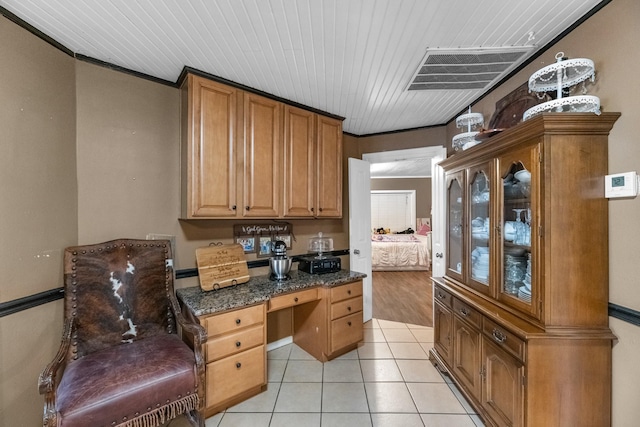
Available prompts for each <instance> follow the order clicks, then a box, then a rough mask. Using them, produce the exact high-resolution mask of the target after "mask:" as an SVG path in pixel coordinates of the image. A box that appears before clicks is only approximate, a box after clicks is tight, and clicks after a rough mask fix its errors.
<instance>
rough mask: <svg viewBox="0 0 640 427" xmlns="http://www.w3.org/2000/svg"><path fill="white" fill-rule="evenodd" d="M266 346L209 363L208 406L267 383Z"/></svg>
mask: <svg viewBox="0 0 640 427" xmlns="http://www.w3.org/2000/svg"><path fill="white" fill-rule="evenodd" d="M265 358H266V355H265V352H264V346H263V345H261V346H259V347H255V348H252V349H251V350H247V351H243V352H241V353H238V354H236V355H234V356H229V357H225V358H224V359H221V360H218V361H216V362H212V363H209V364H208V365H207V391H206V396H207V397H206V400H207V406H214V405H217V404H219V403H221V402H224V401H225V400H227V399H230V398H232V397H234V396H237V395H239V394H241V393H243V392H245V391H247V390H251V389H252V388H254V387H258V386H261V385H263V384H266V375H267V374H266V370H265Z"/></svg>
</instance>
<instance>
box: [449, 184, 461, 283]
mask: <svg viewBox="0 0 640 427" xmlns="http://www.w3.org/2000/svg"><path fill="white" fill-rule="evenodd" d="M446 183H447V190H446V197H447V201H446V205H447V275H448V276H451V277H455V278H457V279H458V280H462V274H463V267H464V264H463V262H462V254H463V242H464V240H463V234H464V223H463V221H464V209H463V206H464V204H463V198H462V189H463V188H464V174H463V172H456V173H453V174H447V176H446Z"/></svg>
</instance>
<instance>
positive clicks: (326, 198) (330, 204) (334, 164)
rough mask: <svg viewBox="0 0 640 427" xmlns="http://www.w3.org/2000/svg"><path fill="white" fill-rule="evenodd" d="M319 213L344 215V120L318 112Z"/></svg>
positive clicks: (317, 200) (322, 215) (317, 199)
mask: <svg viewBox="0 0 640 427" xmlns="http://www.w3.org/2000/svg"><path fill="white" fill-rule="evenodd" d="M316 167H317V175H316V179H317V181H316V210H317V212H316V216H317V217H328V218H335V217H341V216H342V122H341V121H340V120H336V119H331V118H329V117H323V116H318V133H317V163H316Z"/></svg>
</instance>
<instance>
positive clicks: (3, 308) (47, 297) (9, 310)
mask: <svg viewBox="0 0 640 427" xmlns="http://www.w3.org/2000/svg"><path fill="white" fill-rule="evenodd" d="M331 255H333V256H340V255H349V250H348V249H340V250H337V251H332V252H331ZM299 257H300V255H294V256H293V257H292V258H293V261H294V262H297V261H298V260H299ZM247 266H248V267H249V268H256V267H268V266H269V259H268V258H265V259H258V260H252V261H247ZM196 276H198V269H197V268H186V269H183V270H176V279H186V278H187V277H196ZM63 297H64V290H63V288H61V287H60V288H55V289H50V290H48V291H44V292H40V293H37V294H34V295H29V296H27V297H24V298H18V299H15V300H12V301H7V302H2V303H0V317H4V316H8V315H10V314H13V313H17V312H19V311H23V310H26V309H29V308H32V307H37V306H39V305H41V304H46V303H48V302H51V301H55V300H58V299H62V298H63ZM609 316H611V317H615V318H616V319H620V320H623V321H625V322H628V323H631V324H633V325H636V326H640V311H637V310H634V309H632V308H628V307H624V306H621V305H618V304H614V303H611V302H610V303H609Z"/></svg>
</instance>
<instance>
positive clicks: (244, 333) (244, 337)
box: [206, 324, 264, 362]
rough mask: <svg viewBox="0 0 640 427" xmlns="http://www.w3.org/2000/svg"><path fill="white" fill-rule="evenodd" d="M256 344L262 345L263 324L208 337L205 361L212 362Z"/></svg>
mask: <svg viewBox="0 0 640 427" xmlns="http://www.w3.org/2000/svg"><path fill="white" fill-rule="evenodd" d="M258 345H264V325H263V324H259V325H254V326H251V327H249V328H246V329H242V330H239V331H235V332H230V333H228V334H225V335H219V336H217V337H215V338H209V339H208V340H207V343H206V347H207V362H213V361H214V360H219V359H222V358H224V357H227V356H230V355H232V354H236V353H240V352H241V351H244V350H247V349H250V348H252V347H255V346H258Z"/></svg>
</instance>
